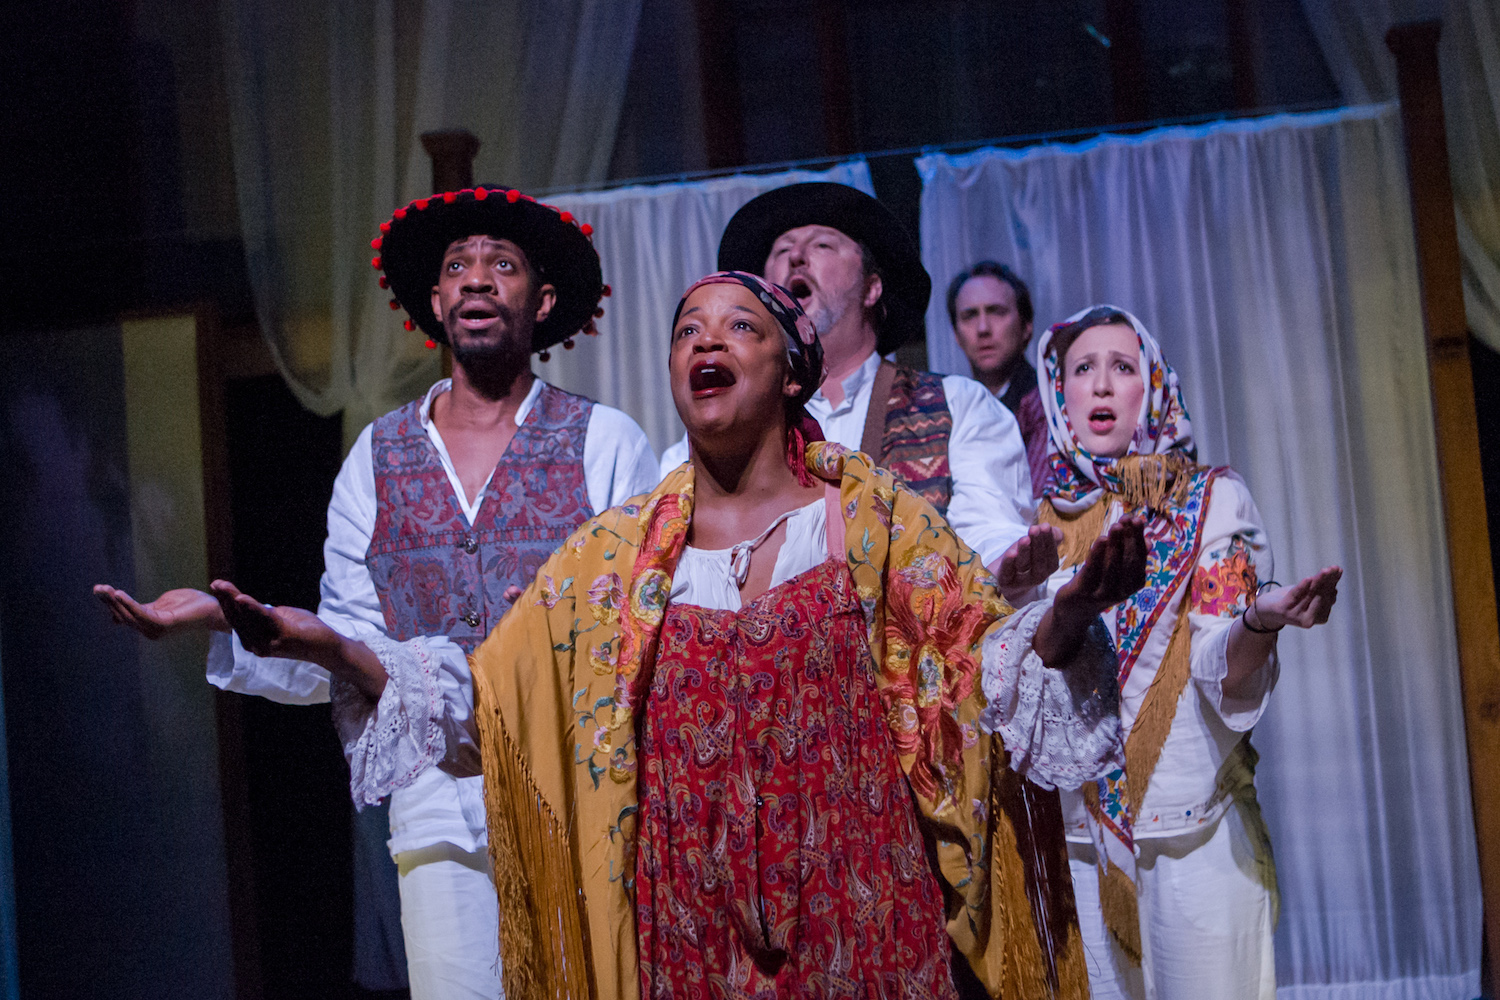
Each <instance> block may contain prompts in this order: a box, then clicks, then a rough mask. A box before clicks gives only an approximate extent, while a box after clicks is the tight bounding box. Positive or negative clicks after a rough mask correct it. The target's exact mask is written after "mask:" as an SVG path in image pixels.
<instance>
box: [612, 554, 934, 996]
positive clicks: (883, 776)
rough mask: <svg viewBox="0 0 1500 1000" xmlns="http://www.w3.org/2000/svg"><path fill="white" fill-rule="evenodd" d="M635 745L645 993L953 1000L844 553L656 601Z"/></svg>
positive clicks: (928, 879) (929, 880)
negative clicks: (749, 595) (751, 593)
mask: <svg viewBox="0 0 1500 1000" xmlns="http://www.w3.org/2000/svg"><path fill="white" fill-rule="evenodd" d="M660 643H661V644H660V647H659V653H658V656H657V662H656V668H655V673H654V676H653V678H652V684H651V690H650V695H649V698H648V701H647V706H646V713H645V721H644V723H643V725H642V727H641V730H642V731H641V742H640V757H639V760H640V765H641V769H640V775H641V777H640V787H639V791H640V796H639V802H640V825H639V827H638V829H639V840H638V848H637V850H638V855H637V867H636V879H637V881H636V923H637V928H638V933H639V944H640V969H641V995H642V996H643V997H647V998H652V1000H658V998H660V1000H665V998H673V1000H677V998H681V1000H741V998H744V1000H749V998H755V1000H762V998H764V1000H772V998H776V1000H783V998H785V1000H791V998H798V1000H802V998H808V1000H812V998H818V1000H823V998H828V1000H835V998H859V1000H871V998H876V997H879V998H926V997H941V998H954V997H955V996H956V994H955V992H954V987H953V983H952V979H951V976H950V973H949V945H948V936H947V931H946V928H945V922H944V917H943V901H942V899H943V897H942V892H941V889H940V888H939V886H938V883H937V881H936V879H935V878H934V877H933V875H932V873H931V870H930V869H929V867H928V863H927V860H926V855H925V851H924V848H923V841H922V835H921V833H920V831H919V829H918V826H917V815H916V808H915V806H914V805H913V802H912V797H911V793H910V791H909V790H908V788H907V784H906V780H905V778H904V776H903V775H902V773H901V770H900V767H899V765H898V763H897V759H896V754H895V750H894V748H893V746H892V743H891V737H890V733H889V730H888V728H887V726H886V724H885V714H884V712H883V710H882V707H881V700H880V695H879V692H878V691H877V689H876V687H875V681H874V676H873V671H874V664H873V662H872V659H871V655H870V650H869V646H868V643H867V641H866V632H865V620H864V615H863V613H862V611H861V610H860V606H859V601H858V595H857V594H856V593H855V590H854V583H853V580H852V578H851V577H850V575H849V571H848V567H847V566H845V565H844V564H843V563H842V562H838V561H828V562H824V563H822V564H821V565H819V566H817V567H815V568H813V569H811V570H808V571H807V572H805V573H802V574H800V575H798V576H795V577H793V578H792V579H790V580H788V581H786V582H785V583H783V584H781V585H779V586H777V587H773V588H772V589H771V590H768V591H767V592H766V593H764V594H762V595H761V596H760V597H758V598H757V599H756V600H754V601H752V602H750V603H749V604H748V605H746V606H745V607H743V608H742V609H740V610H739V611H717V610H710V609H707V608H702V607H697V606H693V605H688V604H673V605H670V606H668V608H667V612H666V621H665V624H664V627H663V630H662V633H661V640H660Z"/></svg>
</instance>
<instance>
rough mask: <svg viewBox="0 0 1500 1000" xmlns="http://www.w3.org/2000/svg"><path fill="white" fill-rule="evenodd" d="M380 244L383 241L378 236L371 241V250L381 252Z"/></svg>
mask: <svg viewBox="0 0 1500 1000" xmlns="http://www.w3.org/2000/svg"><path fill="white" fill-rule="evenodd" d="M380 244H381V239H380V237H379V236H377V237H375V238H374V239H373V240H371V241H370V249H371V250H379V249H380Z"/></svg>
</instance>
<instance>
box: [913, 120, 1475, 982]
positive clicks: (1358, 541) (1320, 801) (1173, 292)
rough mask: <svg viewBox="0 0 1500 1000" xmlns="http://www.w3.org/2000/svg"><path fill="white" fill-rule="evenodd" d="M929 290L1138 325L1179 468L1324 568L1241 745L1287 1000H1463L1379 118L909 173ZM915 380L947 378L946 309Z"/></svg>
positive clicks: (1391, 197)
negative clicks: (1087, 312) (1229, 495)
mask: <svg viewBox="0 0 1500 1000" xmlns="http://www.w3.org/2000/svg"><path fill="white" fill-rule="evenodd" d="M917 167H918V171H919V173H920V175H921V178H922V184H923V191H922V216H921V237H922V253H923V258H924V260H925V262H926V264H927V267H928V269H929V270H930V271H931V272H932V275H933V281H934V285H935V287H936V288H938V289H942V288H945V287H946V285H947V282H948V281H949V280H950V279H951V277H952V276H953V275H954V274H956V273H957V272H958V271H959V270H961V269H962V268H964V267H967V266H969V265H972V264H973V263H974V262H976V261H979V260H983V259H994V260H998V261H1002V262H1004V263H1007V264H1009V265H1011V266H1012V267H1014V268H1015V269H1016V270H1017V271H1018V272H1019V273H1020V274H1021V275H1022V276H1023V277H1024V278H1025V279H1026V280H1027V281H1029V282H1030V284H1031V289H1032V295H1033V299H1034V301H1035V305H1036V325H1037V328H1038V329H1040V328H1042V327H1043V326H1045V325H1047V324H1050V323H1054V322H1056V321H1058V320H1060V319H1062V318H1064V317H1066V316H1068V315H1070V314H1072V313H1073V312H1074V311H1076V310H1078V309H1080V308H1082V307H1084V306H1086V305H1090V304H1094V303H1112V304H1115V305H1118V306H1121V307H1123V308H1125V309H1128V310H1130V311H1132V312H1134V313H1135V314H1136V315H1138V316H1140V317H1141V319H1142V320H1143V321H1144V323H1145V324H1146V326H1147V327H1148V328H1149V329H1151V330H1152V331H1153V332H1154V333H1155V334H1156V336H1157V337H1158V338H1159V339H1160V341H1161V343H1162V345H1163V349H1164V350H1165V352H1166V354H1167V356H1168V357H1169V358H1170V359H1171V360H1172V362H1173V364H1174V365H1175V366H1176V368H1177V371H1178V372H1179V373H1180V375H1181V377H1182V380H1183V387H1184V390H1185V393H1186V398H1187V403H1188V406H1189V409H1190V412H1191V414H1192V416H1193V430H1194V434H1195V437H1196V438H1197V440H1198V444H1199V454H1200V458H1201V459H1202V460H1204V461H1207V462H1209V463H1213V464H1228V465H1231V466H1233V467H1234V468H1235V469H1236V470H1237V471H1238V472H1240V474H1241V475H1243V476H1244V478H1245V480H1246V481H1247V482H1248V484H1249V486H1250V489H1251V492H1252V493H1253V494H1254V496H1255V498H1256V500H1257V502H1258V504H1259V506H1260V509H1261V512H1262V513H1263V515H1264V517H1265V521H1266V525H1267V528H1268V531H1269V533H1270V539H1271V542H1272V545H1273V548H1274V550H1275V553H1276V563H1277V565H1276V575H1277V577H1278V578H1279V579H1280V580H1282V581H1284V582H1290V581H1293V580H1296V579H1299V578H1300V577H1302V576H1305V575H1307V574H1309V573H1312V572H1314V571H1315V570H1317V569H1318V568H1319V567H1322V566H1327V565H1331V564H1338V565H1341V566H1343V567H1344V568H1345V577H1344V583H1343V585H1342V587H1341V591H1340V600H1339V604H1338V607H1337V608H1336V609H1335V611H1334V614H1333V617H1332V619H1331V620H1330V621H1329V623H1328V624H1327V625H1326V626H1324V627H1322V628H1318V629H1314V630H1311V631H1306V632H1304V631H1301V630H1298V629H1288V630H1287V631H1286V632H1284V633H1283V634H1282V637H1281V644H1280V645H1281V655H1282V660H1283V666H1282V673H1281V680H1280V684H1279V688H1278V690H1277V691H1276V694H1275V696H1274V697H1273V698H1272V700H1271V705H1270V708H1269V710H1268V711H1267V713H1266V716H1265V718H1264V720H1263V721H1262V722H1261V724H1260V725H1259V726H1258V727H1257V729H1256V731H1255V734H1254V743H1255V745H1256V747H1257V748H1258V749H1259V750H1260V751H1261V754H1262V758H1261V764H1260V769H1259V772H1260V773H1259V780H1258V785H1259V788H1260V794H1261V802H1262V804H1263V806H1264V811H1265V815H1266V819H1267V821H1268V823H1269V825H1270V828H1271V834H1272V843H1273V846H1274V850H1275V855H1276V863H1277V867H1278V869H1279V872H1280V879H1281V894H1282V900H1283V906H1282V916H1281V922H1280V926H1279V928H1278V930H1277V940H1276V959H1277V980H1278V983H1279V984H1280V987H1279V995H1280V996H1281V997H1282V998H1288V1000H1290V998H1297V1000H1334V998H1339V1000H1346V998H1347V1000H1353V998H1355V997H1358V998H1360V1000H1398V998H1399V1000H1468V998H1471V997H1474V996H1476V995H1477V994H1478V988H1479V983H1478V973H1479V963H1480V920H1481V899H1480V886H1479V875H1478V864H1477V859H1476V852H1475V842H1474V824H1473V817H1472V812H1471V804H1470V795H1469V774H1468V761H1467V755H1466V751H1465V744H1464V722H1463V712H1462V701H1461V692H1460V685H1459V674H1458V655H1457V642H1456V638H1455V634H1454V625H1453V609H1452V600H1451V583H1450V580H1449V576H1448V560H1447V554H1446V549H1445V545H1444V533H1443V523H1442V519H1441V507H1440V495H1439V483H1438V476H1437V457H1436V445H1435V439H1434V431H1433V418H1432V402H1431V396H1430V388H1429V382H1428V373H1427V358H1426V346H1425V340H1424V336H1423V329H1422V316H1421V309H1420V301H1419V289H1418V275H1417V262H1416V251H1415V245H1414V241H1413V234H1412V228H1411V215H1410V207H1409V200H1408V195H1407V189H1406V175H1405V166H1404V152H1403V146H1402V134H1401V125H1400V120H1399V113H1398V110H1397V109H1396V107H1395V106H1394V105H1390V104H1387V105H1381V106H1375V107H1358V108H1349V109H1344V110H1340V111H1337V112H1326V113H1318V114H1309V115H1278V116H1274V117H1269V118H1263V119H1256V120H1248V121H1236V122H1229V123H1221V124H1216V125H1210V126H1204V127H1195V128H1169V129H1163V130H1159V131H1156V132H1152V133H1148V134H1146V135H1143V136H1138V137H1129V138H1122V137H1103V138H1100V139H1096V140H1092V141H1089V142H1085V143H1080V144H1077V145H1068V146H1061V145H1049V146H1041V147H1034V148H1029V149H1024V150H995V149H991V150H981V151H979V152H975V153H971V154H967V155H962V156H940V155H934V156H925V157H923V158H921V159H919V160H918V161H917ZM927 320H928V350H929V356H930V357H931V359H932V364H933V367H934V369H935V370H937V371H942V372H956V373H967V372H968V371H969V367H968V363H967V360H966V359H965V358H964V356H963V354H962V352H961V351H960V350H959V348H958V345H957V342H956V340H955V339H954V336H953V331H952V327H951V325H950V323H949V320H948V315H947V310H946V307H945V303H944V301H943V297H942V295H941V293H940V292H938V293H936V294H934V297H933V302H932V304H931V307H930V309H929V311H928V317H927Z"/></svg>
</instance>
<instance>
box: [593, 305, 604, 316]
mask: <svg viewBox="0 0 1500 1000" xmlns="http://www.w3.org/2000/svg"><path fill="white" fill-rule="evenodd" d="M594 318H595V319H603V318H604V307H603V306H600V307H599V308H598V309H595V310H594Z"/></svg>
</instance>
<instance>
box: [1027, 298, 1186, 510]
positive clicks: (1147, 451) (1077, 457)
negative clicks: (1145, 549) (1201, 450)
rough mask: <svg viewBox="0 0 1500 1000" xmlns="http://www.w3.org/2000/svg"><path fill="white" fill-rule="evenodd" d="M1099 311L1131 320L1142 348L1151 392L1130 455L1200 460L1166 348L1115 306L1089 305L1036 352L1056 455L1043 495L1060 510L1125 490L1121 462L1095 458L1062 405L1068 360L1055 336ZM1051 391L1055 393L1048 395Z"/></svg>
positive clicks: (1143, 369)
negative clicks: (1055, 344) (1042, 372)
mask: <svg viewBox="0 0 1500 1000" xmlns="http://www.w3.org/2000/svg"><path fill="white" fill-rule="evenodd" d="M1095 310H1100V311H1102V310H1110V311H1112V312H1117V313H1119V314H1120V315H1122V316H1124V317H1125V318H1126V319H1128V320H1129V321H1130V325H1131V326H1132V327H1133V328H1134V329H1135V336H1136V340H1137V342H1138V343H1139V344H1140V352H1141V354H1140V370H1141V372H1142V375H1143V377H1144V378H1145V379H1146V380H1147V381H1146V394H1145V395H1144V396H1143V397H1142V399H1141V412H1140V414H1139V415H1138V416H1137V417H1136V424H1135V433H1134V434H1133V435H1131V438H1130V447H1129V449H1128V450H1127V451H1126V454H1127V455H1165V454H1167V453H1169V452H1176V453H1178V454H1180V455H1182V456H1183V457H1184V458H1187V459H1189V460H1196V458H1197V455H1198V450H1197V447H1196V446H1195V445H1194V444H1193V427H1192V422H1191V421H1190V420H1189V419H1188V412H1187V406H1186V405H1184V403H1183V401H1182V388H1181V386H1179V385H1178V382H1177V373H1176V372H1175V371H1173V370H1172V366H1171V365H1169V364H1168V363H1167V359H1166V358H1164V357H1163V356H1162V353H1161V345H1160V344H1158V343H1157V342H1156V338H1155V337H1153V336H1151V334H1150V333H1149V332H1148V331H1147V330H1146V328H1145V327H1144V326H1142V325H1141V321H1140V320H1138V319H1136V318H1135V316H1133V315H1131V314H1130V313H1128V312H1126V311H1125V310H1124V309H1119V308H1117V307H1115V306H1090V307H1088V308H1087V309H1081V310H1079V311H1078V312H1076V313H1074V314H1073V315H1072V316H1069V317H1068V318H1067V319H1066V320H1064V321H1063V322H1061V323H1058V324H1055V325H1054V326H1052V327H1050V328H1049V329H1048V330H1047V332H1046V333H1044V334H1043V335H1042V340H1041V343H1040V344H1039V345H1037V353H1038V355H1039V356H1040V358H1041V361H1042V364H1043V366H1044V367H1045V372H1046V385H1045V386H1044V387H1043V389H1042V393H1041V397H1042V409H1043V410H1045V411H1046V413H1047V428H1048V430H1049V432H1050V437H1051V452H1050V454H1049V455H1048V456H1047V459H1048V461H1049V463H1050V464H1051V466H1052V481H1051V482H1050V483H1049V484H1048V485H1047V487H1046V489H1045V490H1044V491H1043V495H1044V496H1047V497H1050V498H1051V499H1052V501H1053V503H1054V504H1055V505H1056V506H1057V507H1058V509H1060V510H1066V511H1072V510H1078V509H1082V508H1084V507H1087V506H1088V505H1089V504H1091V503H1093V502H1094V500H1095V499H1096V498H1097V497H1098V491H1099V489H1100V488H1101V487H1109V488H1110V489H1111V490H1112V491H1114V492H1116V493H1118V492H1120V482H1119V477H1118V475H1117V474H1116V470H1115V462H1116V459H1113V458H1108V457H1101V456H1097V455H1094V454H1092V453H1091V452H1089V451H1088V450H1087V449H1086V448H1084V447H1083V445H1081V444H1079V443H1078V438H1077V436H1076V435H1075V434H1074V433H1073V425H1072V423H1071V422H1070V421H1069V420H1068V413H1067V410H1066V408H1065V406H1064V403H1063V359H1062V358H1060V357H1058V356H1057V352H1056V351H1052V350H1051V349H1050V348H1051V346H1052V338H1053V336H1054V335H1055V334H1056V333H1057V332H1058V331H1059V330H1061V329H1063V328H1064V327H1067V326H1070V325H1072V324H1073V323H1076V322H1077V321H1078V320H1080V319H1083V318H1084V317H1085V316H1087V315H1088V314H1089V313H1091V312H1093V311H1095ZM1049 389H1050V391H1049Z"/></svg>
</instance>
